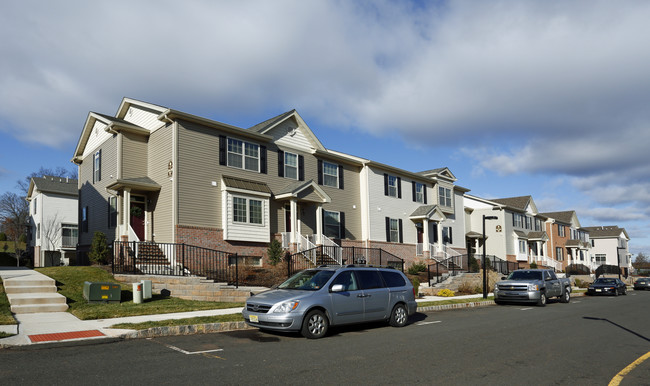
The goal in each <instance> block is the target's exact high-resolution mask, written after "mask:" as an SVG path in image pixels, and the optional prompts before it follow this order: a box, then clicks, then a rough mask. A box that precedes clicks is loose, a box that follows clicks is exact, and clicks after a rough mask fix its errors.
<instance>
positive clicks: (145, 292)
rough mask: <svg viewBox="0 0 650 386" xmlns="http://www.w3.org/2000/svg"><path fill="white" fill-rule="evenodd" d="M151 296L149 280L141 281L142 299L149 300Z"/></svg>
mask: <svg viewBox="0 0 650 386" xmlns="http://www.w3.org/2000/svg"><path fill="white" fill-rule="evenodd" d="M152 297H153V294H152V293H151V280H142V298H143V299H151V298H152Z"/></svg>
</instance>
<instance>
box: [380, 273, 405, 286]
mask: <svg viewBox="0 0 650 386" xmlns="http://www.w3.org/2000/svg"><path fill="white" fill-rule="evenodd" d="M379 273H381V277H383V278H384V282H385V283H386V286H387V287H404V286H405V285H406V282H405V281H404V277H403V276H402V275H400V274H399V273H397V272H391V271H385V270H381V271H379Z"/></svg>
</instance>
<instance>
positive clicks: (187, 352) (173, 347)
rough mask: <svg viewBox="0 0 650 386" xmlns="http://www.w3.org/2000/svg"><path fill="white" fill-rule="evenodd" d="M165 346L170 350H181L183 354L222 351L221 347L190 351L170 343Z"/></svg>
mask: <svg viewBox="0 0 650 386" xmlns="http://www.w3.org/2000/svg"><path fill="white" fill-rule="evenodd" d="M165 346H167V347H169V348H170V349H172V350H174V351H178V352H182V353H183V354H185V355H193V354H205V353H208V352H215V351H223V349H222V348H218V349H215V350H205V351H194V352H191V351H185V350H183V349H182V348H178V347H176V346H172V345H170V344H166V345H165Z"/></svg>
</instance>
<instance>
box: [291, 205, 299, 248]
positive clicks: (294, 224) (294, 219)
mask: <svg viewBox="0 0 650 386" xmlns="http://www.w3.org/2000/svg"><path fill="white" fill-rule="evenodd" d="M289 208H290V210H291V243H292V244H296V243H297V242H298V201H296V200H295V199H291V201H289Z"/></svg>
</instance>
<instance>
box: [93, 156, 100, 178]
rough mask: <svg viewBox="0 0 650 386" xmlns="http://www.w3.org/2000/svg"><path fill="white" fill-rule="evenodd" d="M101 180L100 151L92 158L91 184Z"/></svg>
mask: <svg viewBox="0 0 650 386" xmlns="http://www.w3.org/2000/svg"><path fill="white" fill-rule="evenodd" d="M101 180H102V151H101V150H98V151H97V152H96V153H95V156H94V158H93V182H98V181H101Z"/></svg>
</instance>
